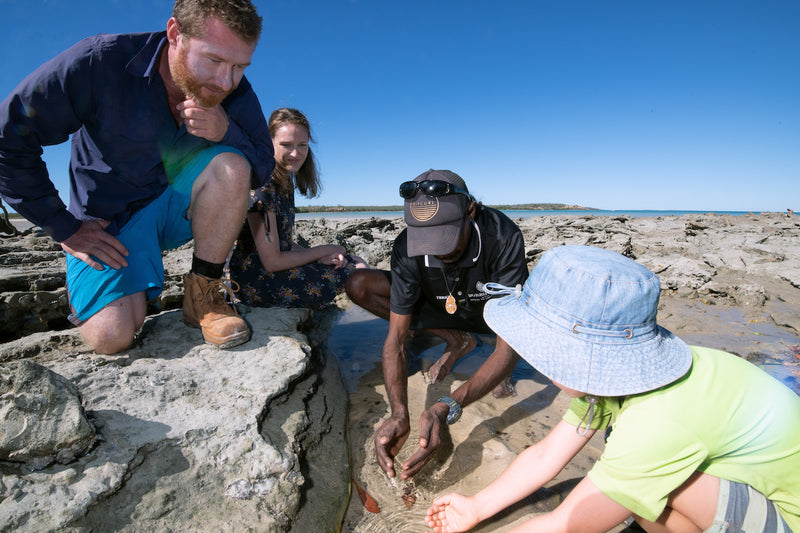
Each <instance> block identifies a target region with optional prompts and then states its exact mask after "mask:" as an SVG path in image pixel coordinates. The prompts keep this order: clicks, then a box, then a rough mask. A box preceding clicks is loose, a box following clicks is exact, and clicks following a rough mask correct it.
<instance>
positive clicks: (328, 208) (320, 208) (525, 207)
mask: <svg viewBox="0 0 800 533" xmlns="http://www.w3.org/2000/svg"><path fill="white" fill-rule="evenodd" d="M489 207H494V208H495V209H499V210H501V211H510V210H520V211H559V210H582V211H591V210H594V209H596V208H594V207H583V206H580V205H567V204H502V205H490V206H489ZM296 209H297V212H298V213H351V212H353V213H359V212H364V211H402V210H403V206H402V205H308V206H297V208H296Z"/></svg>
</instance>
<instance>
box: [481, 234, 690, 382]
mask: <svg viewBox="0 0 800 533" xmlns="http://www.w3.org/2000/svg"><path fill="white" fill-rule="evenodd" d="M660 288H661V287H660V283H659V281H658V276H656V275H655V274H654V273H652V272H650V271H649V270H647V269H646V268H645V267H644V266H642V265H640V264H638V263H636V262H635V261H633V260H631V259H628V258H627V257H625V256H622V255H620V254H618V253H616V252H612V251H610V250H604V249H602V248H595V247H591V246H561V247H558V248H553V249H552V250H549V251H547V252H545V253H544V254H543V255H542V257H541V259H539V262H538V264H537V265H536V267H535V268H534V269H533V271H532V272H531V273H530V275H529V276H528V280H527V281H526V282H525V285H524V287H523V289H522V292H521V294H520V295H519V296H517V295H511V296H506V297H503V298H498V299H494V300H490V301H488V302H487V303H486V307H484V311H483V313H484V318H485V319H486V323H487V324H488V325H489V327H491V328H492V329H493V330H494V331H495V332H496V333H497V334H498V335H499V336H500V337H502V338H503V339H504V340H505V341H506V342H507V343H508V344H509V345H510V346H511V347H512V348H514V350H516V351H517V353H519V354H520V355H521V356H522V357H523V358H524V359H525V360H527V361H528V362H529V363H530V364H531V365H532V366H534V367H535V368H536V369H537V370H539V371H540V372H541V373H542V374H544V375H545V376H547V377H549V378H550V379H552V380H553V381H555V382H557V383H560V384H561V385H563V386H565V387H569V388H571V389H574V390H576V391H580V392H584V393H587V394H594V395H597V396H623V395H627V394H637V393H640V392H644V391H648V390H653V389H656V388H659V387H662V386H664V385H666V384H668V383H672V382H673V381H675V380H676V379H678V378H679V377H681V376H682V375H684V374H685V373H686V372H687V371H688V370H689V368H690V367H691V364H692V354H691V350H690V349H689V347H688V346H687V345H686V343H684V342H683V341H682V340H680V339H679V338H678V337H676V336H675V335H673V334H672V333H670V332H669V331H667V330H666V329H664V328H662V327H660V326H659V325H658V324H657V323H656V314H657V312H658V298H659V293H660Z"/></svg>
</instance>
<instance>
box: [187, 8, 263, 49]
mask: <svg viewBox="0 0 800 533" xmlns="http://www.w3.org/2000/svg"><path fill="white" fill-rule="evenodd" d="M172 16H173V17H175V20H177V21H178V25H179V27H180V29H181V33H183V34H185V35H186V36H187V37H203V35H204V34H205V23H206V19H208V18H209V17H215V18H218V19H219V20H221V21H222V22H223V23H224V24H225V26H226V27H227V28H228V29H229V30H231V31H232V32H233V33H235V34H236V35H238V36H239V37H240V38H241V39H242V40H243V41H245V42H247V43H251V44H252V43H256V42H258V38H259V37H261V17H260V16H259V14H258V13H257V12H256V8H255V6H254V5H253V4H252V3H251V2H250V0H175V6H174V7H173V8H172Z"/></svg>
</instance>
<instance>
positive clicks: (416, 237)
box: [406, 218, 464, 257]
mask: <svg viewBox="0 0 800 533" xmlns="http://www.w3.org/2000/svg"><path fill="white" fill-rule="evenodd" d="M463 225H464V219H463V218H460V219H458V220H454V221H452V222H448V223H446V224H439V225H436V226H410V225H409V226H408V233H407V236H406V242H407V246H408V256H409V257H414V256H417V255H447V254H449V253H450V252H452V251H453V250H455V249H456V246H457V245H458V239H459V238H460V237H461V228H462V226H463Z"/></svg>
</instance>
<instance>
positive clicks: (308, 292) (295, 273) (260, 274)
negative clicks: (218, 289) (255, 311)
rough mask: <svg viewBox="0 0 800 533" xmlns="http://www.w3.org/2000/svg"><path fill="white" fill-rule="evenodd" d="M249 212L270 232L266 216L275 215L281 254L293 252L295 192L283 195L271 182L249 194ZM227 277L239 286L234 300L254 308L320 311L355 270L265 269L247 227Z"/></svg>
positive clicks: (318, 267) (327, 267) (312, 266)
mask: <svg viewBox="0 0 800 533" xmlns="http://www.w3.org/2000/svg"><path fill="white" fill-rule="evenodd" d="M250 203H251V208H250V211H251V212H253V211H255V212H258V213H261V214H262V216H263V217H264V220H265V224H264V226H265V230H266V231H267V232H269V227H268V224H269V222H268V219H267V213H269V212H273V213H275V218H276V221H277V224H278V227H277V230H278V239H279V241H280V250H281V251H282V252H287V251H289V250H291V249H292V243H293V238H292V237H293V231H294V214H295V208H294V192H290V193H282V192H280V191H279V190H278V187H277V184H276V183H275V182H274V181H273V180H269V183H267V184H266V185H264V186H263V187H261V188H260V189H256V190H255V191H251V192H250ZM229 269H230V277H231V279H232V280H233V281H235V282H236V283H238V284H239V291H238V293H237V296H238V297H239V300H240V301H241V302H242V303H243V304H246V305H251V306H254V307H308V308H311V309H322V308H323V307H326V306H328V305H330V304H331V303H332V302H333V299H334V298H335V297H336V295H337V294H339V293H340V292H342V291H343V290H344V283H345V281H346V280H347V278H348V277H349V276H350V274H352V273H353V271H354V270H355V266H354V265H353V264H352V262H349V263H348V264H347V266H345V267H343V268H333V267H332V266H331V265H323V264H321V263H317V262H314V263H309V264H307V265H301V266H298V267H294V268H289V269H287V270H281V271H279V272H269V271H267V270H266V269H264V266H263V265H262V264H261V259H260V258H259V256H258V250H257V249H256V245H255V242H253V236H252V234H251V232H250V225H249V224H245V225H244V228H242V232H241V233H240V234H239V239H238V240H237V242H236V246H235V247H234V250H233V254H232V255H231V259H230V263H229Z"/></svg>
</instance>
